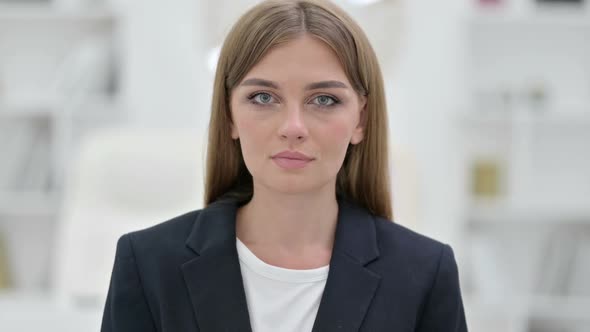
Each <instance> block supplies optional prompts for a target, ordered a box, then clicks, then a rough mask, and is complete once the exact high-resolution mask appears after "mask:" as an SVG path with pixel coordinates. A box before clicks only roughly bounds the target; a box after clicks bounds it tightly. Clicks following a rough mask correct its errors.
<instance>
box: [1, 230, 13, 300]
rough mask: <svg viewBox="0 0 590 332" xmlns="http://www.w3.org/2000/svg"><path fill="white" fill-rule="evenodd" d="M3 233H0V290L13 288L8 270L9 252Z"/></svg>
mask: <svg viewBox="0 0 590 332" xmlns="http://www.w3.org/2000/svg"><path fill="white" fill-rule="evenodd" d="M7 251H8V250H7V248H6V245H5V242H4V238H3V236H2V233H0V290H1V289H7V288H9V287H10V286H11V282H10V273H9V270H8V252H7Z"/></svg>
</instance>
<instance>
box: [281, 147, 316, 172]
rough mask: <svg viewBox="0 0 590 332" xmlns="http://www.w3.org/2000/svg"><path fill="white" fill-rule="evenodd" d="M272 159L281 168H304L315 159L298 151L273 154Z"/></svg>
mask: <svg viewBox="0 0 590 332" xmlns="http://www.w3.org/2000/svg"><path fill="white" fill-rule="evenodd" d="M272 160H273V161H274V162H275V163H276V164H277V165H278V166H279V167H281V168H284V169H297V168H303V167H305V166H306V165H307V164H309V163H310V162H311V161H313V160H314V159H313V158H311V157H309V156H307V155H305V154H303V153H301V152H297V151H283V152H280V153H277V154H275V155H274V156H272Z"/></svg>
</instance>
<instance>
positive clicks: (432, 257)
mask: <svg viewBox="0 0 590 332" xmlns="http://www.w3.org/2000/svg"><path fill="white" fill-rule="evenodd" d="M374 220H375V228H376V236H377V243H378V248H379V253H380V259H379V261H380V262H379V264H378V265H380V266H382V267H383V268H384V269H385V270H387V271H390V272H394V270H396V271H395V273H400V272H403V271H405V272H407V273H408V275H410V276H413V277H416V276H417V275H421V276H423V277H426V279H425V280H424V281H426V280H428V279H430V278H432V277H433V276H435V275H437V274H438V272H439V270H440V269H441V266H443V268H451V269H453V268H454V267H456V263H455V258H454V254H453V249H452V248H451V247H450V246H449V245H448V244H445V243H443V242H441V241H439V240H435V239H433V238H431V237H428V236H426V235H423V234H420V233H418V232H416V231H413V230H411V229H409V228H407V227H404V226H402V225H400V224H397V223H394V222H392V221H390V220H388V219H385V218H381V217H375V218H374Z"/></svg>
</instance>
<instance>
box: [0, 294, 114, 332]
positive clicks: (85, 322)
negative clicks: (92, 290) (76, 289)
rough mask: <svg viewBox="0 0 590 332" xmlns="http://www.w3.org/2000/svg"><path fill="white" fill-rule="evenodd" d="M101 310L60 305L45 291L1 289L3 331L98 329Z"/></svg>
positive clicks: (65, 331)
mask: <svg viewBox="0 0 590 332" xmlns="http://www.w3.org/2000/svg"><path fill="white" fill-rule="evenodd" d="M102 310H103V308H97V307H93V308H86V307H66V306H63V305H60V304H58V303H57V301H56V300H55V299H54V297H53V296H51V294H50V293H48V292H38V293H34V292H7V291H2V292H0V322H2V323H1V324H0V326H1V327H2V331H50V332H53V331H56V332H57V331H59V332H78V331H98V329H99V328H100V322H101V317H102ZM31 317H33V319H31ZM89 327H91V328H89Z"/></svg>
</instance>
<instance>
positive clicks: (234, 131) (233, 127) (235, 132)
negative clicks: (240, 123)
mask: <svg viewBox="0 0 590 332" xmlns="http://www.w3.org/2000/svg"><path fill="white" fill-rule="evenodd" d="M229 126H230V128H231V138H233V139H238V138H240V135H239V134H238V129H237V128H236V125H235V124H234V123H233V122H232V123H230V125H229Z"/></svg>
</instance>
